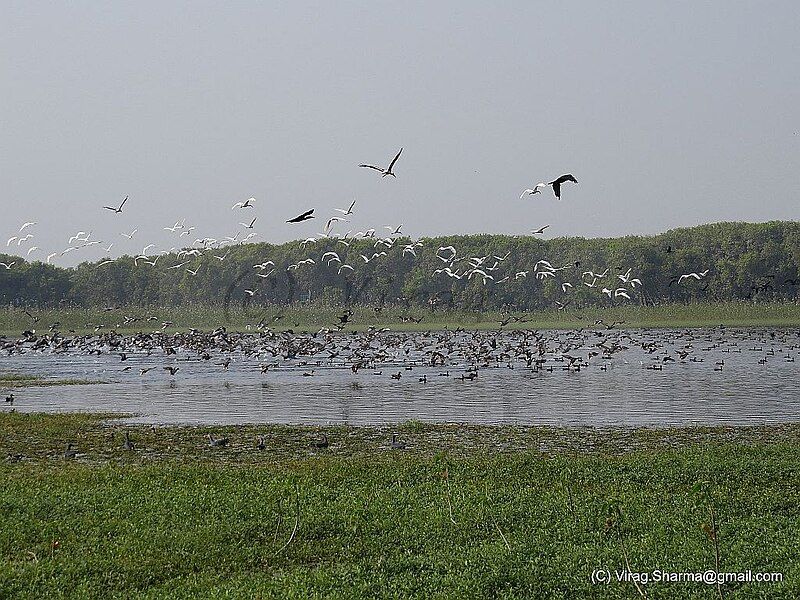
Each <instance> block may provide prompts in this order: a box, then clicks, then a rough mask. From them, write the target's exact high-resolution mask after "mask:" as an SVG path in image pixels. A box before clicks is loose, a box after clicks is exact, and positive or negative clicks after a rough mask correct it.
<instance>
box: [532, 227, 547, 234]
mask: <svg viewBox="0 0 800 600" xmlns="http://www.w3.org/2000/svg"><path fill="white" fill-rule="evenodd" d="M548 227H550V225H545V226H544V227H540V228H539V229H537V230H536V231H534V232H533V235H538V234H540V233H544V230H545V229H547V228H548Z"/></svg>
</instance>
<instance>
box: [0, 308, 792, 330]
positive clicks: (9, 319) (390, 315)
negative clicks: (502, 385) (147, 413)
mask: <svg viewBox="0 0 800 600" xmlns="http://www.w3.org/2000/svg"><path fill="white" fill-rule="evenodd" d="M345 311H352V314H349V315H348V317H347V321H346V323H344V324H343V326H342V331H353V330H355V331H365V330H367V329H369V328H370V327H374V328H388V329H390V330H393V331H427V330H440V329H455V328H459V327H462V328H465V329H579V328H582V327H601V328H603V327H615V328H620V329H625V328H644V327H655V328H688V327H716V326H719V325H724V326H727V327H794V326H800V304H798V303H794V302H785V303H750V302H724V303H716V304H715V303H696V304H664V305H658V306H631V305H624V306H615V307H608V308H574V307H569V306H568V307H567V308H566V309H564V310H542V311H532V312H525V311H514V310H509V311H507V312H502V313H501V312H496V311H493V312H474V311H460V310H456V309H453V310H450V309H441V308H433V309H427V308H418V307H412V308H402V307H397V306H392V307H386V308H381V309H377V310H376V309H375V308H374V307H362V306H356V307H343V306H328V305H324V306H323V305H319V306H310V305H292V306H288V307H284V306H278V305H268V306H250V307H247V308H242V307H235V308H227V309H226V308H224V307H222V306H217V307H214V306H208V307H206V306H202V307H201V306H187V307H169V308H165V307H161V308H158V307H118V308H116V307H109V308H107V309H60V310H52V309H44V310H36V309H24V310H23V309H17V308H6V309H2V310H0V335H16V334H19V333H21V332H23V331H26V330H29V331H30V330H35V331H37V332H38V333H42V332H47V331H48V330H50V329H51V328H52V329H56V330H58V331H60V332H61V333H67V332H69V331H70V330H72V331H75V332H76V333H81V334H87V333H99V332H108V331H112V330H113V331H116V332H118V333H133V332H139V331H154V330H163V331H168V332H175V331H187V330H188V329H190V328H195V329H201V330H211V329H215V328H217V327H226V328H227V329H228V330H229V331H242V332H244V331H257V330H259V329H273V330H277V331H285V330H293V331H295V332H316V331H318V330H320V329H331V330H336V327H337V324H339V325H341V319H340V316H341V315H342V314H343V313H344V312H345ZM598 321H600V322H599V323H598ZM53 326H55V327H53Z"/></svg>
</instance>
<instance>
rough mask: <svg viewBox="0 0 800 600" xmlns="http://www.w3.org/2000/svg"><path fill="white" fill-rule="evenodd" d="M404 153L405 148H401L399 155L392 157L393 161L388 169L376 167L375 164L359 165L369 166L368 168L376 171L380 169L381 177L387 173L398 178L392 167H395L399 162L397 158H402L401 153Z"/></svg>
mask: <svg viewBox="0 0 800 600" xmlns="http://www.w3.org/2000/svg"><path fill="white" fill-rule="evenodd" d="M402 153H403V149H402V148H400V152H398V153H397V155H396V156H395V157H394V158H393V159H392V162H391V163H389V168H388V169H383V168H381V167H376V166H375V165H358V166H359V167H364V168H367V169H374V170H375V171H378V172H379V173H380V174H381V177H386V176H387V175H391V176H392V177H394V178H395V179H396V178H397V176H396V175H395V174H394V172H393V171H392V169H393V168H394V163H396V162H397V159H398V158H400V155H401V154H402Z"/></svg>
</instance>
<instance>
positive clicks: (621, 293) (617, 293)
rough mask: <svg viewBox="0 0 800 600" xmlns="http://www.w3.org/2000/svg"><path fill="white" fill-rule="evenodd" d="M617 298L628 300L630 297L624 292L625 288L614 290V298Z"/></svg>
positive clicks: (626, 291)
mask: <svg viewBox="0 0 800 600" xmlns="http://www.w3.org/2000/svg"><path fill="white" fill-rule="evenodd" d="M619 296H622V297H623V298H627V299H628V300H630V299H631V297H630V296H629V295H628V290H626V289H625V288H617V289H616V290H614V298H617V297H619Z"/></svg>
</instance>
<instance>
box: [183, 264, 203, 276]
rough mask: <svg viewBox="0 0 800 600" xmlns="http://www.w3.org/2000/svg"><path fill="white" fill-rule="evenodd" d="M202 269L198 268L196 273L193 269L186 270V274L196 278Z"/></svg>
mask: <svg viewBox="0 0 800 600" xmlns="http://www.w3.org/2000/svg"><path fill="white" fill-rule="evenodd" d="M202 266H203V265H200V267H202ZM200 267H197V268H196V269H195V270H194V271H192V270H191V269H186V272H187V273H188V274H189V275H191V276H192V277H194V276H195V275H197V272H198V271H199V270H200Z"/></svg>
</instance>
